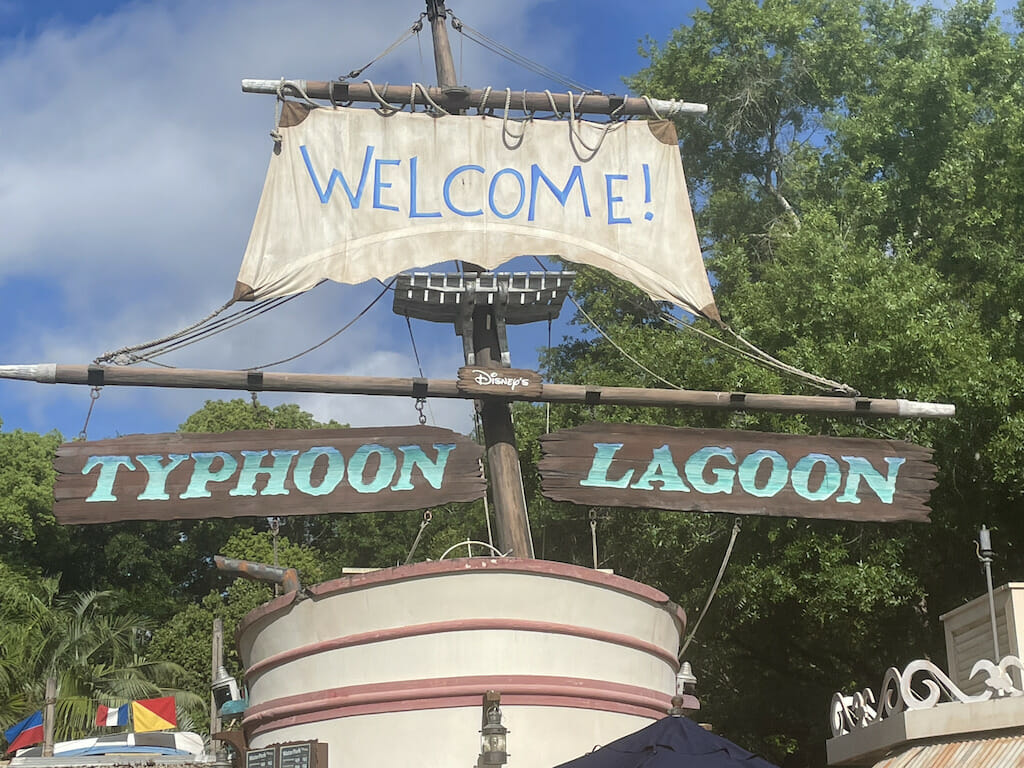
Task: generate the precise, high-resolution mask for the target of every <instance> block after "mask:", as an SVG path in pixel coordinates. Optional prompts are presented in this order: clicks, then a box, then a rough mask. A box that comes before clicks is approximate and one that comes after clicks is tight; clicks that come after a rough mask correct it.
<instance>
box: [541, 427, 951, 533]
mask: <svg viewBox="0 0 1024 768" xmlns="http://www.w3.org/2000/svg"><path fill="white" fill-rule="evenodd" d="M541 447H542V450H543V454H544V455H543V458H542V459H541V461H540V463H539V464H538V469H539V470H540V475H541V488H542V492H543V494H544V495H545V496H546V497H547V498H549V499H553V500H555V501H570V502H573V503H575V504H593V505H600V506H608V507H641V508H651V509H673V510H681V511H687V512H689V511H693V512H729V513H733V514H741V515H768V516H773V517H814V518H827V519H834V520H859V521H869V520H873V521H884V522H894V521H898V520H911V521H919V522H928V515H929V513H930V509H929V507H928V496H929V494H930V492H931V490H932V488H934V487H935V485H936V482H935V480H934V477H935V471H936V470H935V466H934V465H933V464H931V463H930V459H931V454H932V452H931V451H930V450H928V449H927V448H922V447H920V446H917V445H912V444H910V443H904V442H899V441H895V440H868V439H861V438H850V437H810V436H804V435H782V434H772V433H767V432H747V431H742V430H724V429H681V428H676V427H661V426H646V425H640V424H587V425H585V426H582V427H578V428H576V429H566V430H561V431H558V432H555V433H553V434H550V435H545V436H543V437H542V438H541Z"/></svg>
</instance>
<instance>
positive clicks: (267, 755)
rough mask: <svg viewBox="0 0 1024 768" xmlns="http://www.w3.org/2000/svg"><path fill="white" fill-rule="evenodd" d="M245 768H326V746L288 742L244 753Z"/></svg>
mask: <svg viewBox="0 0 1024 768" xmlns="http://www.w3.org/2000/svg"><path fill="white" fill-rule="evenodd" d="M245 768H327V744H326V743H321V742H319V741H289V742H284V743H281V744H271V745H270V746H269V747H264V748H262V749H250V750H248V751H247V752H246V753H245Z"/></svg>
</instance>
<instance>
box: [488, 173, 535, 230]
mask: <svg viewBox="0 0 1024 768" xmlns="http://www.w3.org/2000/svg"><path fill="white" fill-rule="evenodd" d="M506 174H507V175H509V176H512V177H514V178H515V180H516V181H518V182H519V202H517V203H516V205H515V208H513V209H512V210H511V212H509V213H502V212H501V211H499V210H498V206H497V203H495V201H494V191H495V189H497V187H498V179H500V178H501V177H502V176H505V175H506ZM525 201H526V180H525V179H524V178H523V174H521V173H520V172H519V171H517V170H516V169H515V168H502V169H501V170H500V171H498V172H497V173H496V174H494V176H493V177H491V186H490V187H489V188H488V189H487V205H488V207H490V209H491V213H493V214H494V215H495V216H497V217H498V218H499V219H511V218H512V217H514V216H517V215H519V212H520V211H521V210H523V203H524V202H525Z"/></svg>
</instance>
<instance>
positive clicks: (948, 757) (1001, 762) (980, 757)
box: [875, 735, 1024, 768]
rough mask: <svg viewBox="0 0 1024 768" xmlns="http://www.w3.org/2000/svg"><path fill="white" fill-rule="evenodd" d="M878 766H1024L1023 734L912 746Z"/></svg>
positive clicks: (903, 767) (910, 767)
mask: <svg viewBox="0 0 1024 768" xmlns="http://www.w3.org/2000/svg"><path fill="white" fill-rule="evenodd" d="M875 768H1024V735H1018V736H1001V737H996V738H988V739H965V740H962V741H948V742H943V743H941V744H925V745H916V746H911V747H907V748H906V749H903V750H901V751H900V752H899V754H896V755H892V756H891V757H887V758H885V759H884V760H882V761H880V762H878V763H875Z"/></svg>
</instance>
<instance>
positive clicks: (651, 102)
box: [643, 96, 665, 120]
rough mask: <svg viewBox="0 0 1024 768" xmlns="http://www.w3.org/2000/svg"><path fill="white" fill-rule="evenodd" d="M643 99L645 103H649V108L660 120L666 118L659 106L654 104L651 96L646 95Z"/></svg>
mask: <svg viewBox="0 0 1024 768" xmlns="http://www.w3.org/2000/svg"><path fill="white" fill-rule="evenodd" d="M643 100H644V103H645V104H646V105H647V109H649V110H650V111H651V114H652V115H654V116H655V117H656V118H657V119H658V120H664V119H665V118H664V117H663V116H662V114H661V112H659V111H658V108H657V107H656V106H654V102H653V101H651V97H650V96H644V97H643Z"/></svg>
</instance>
